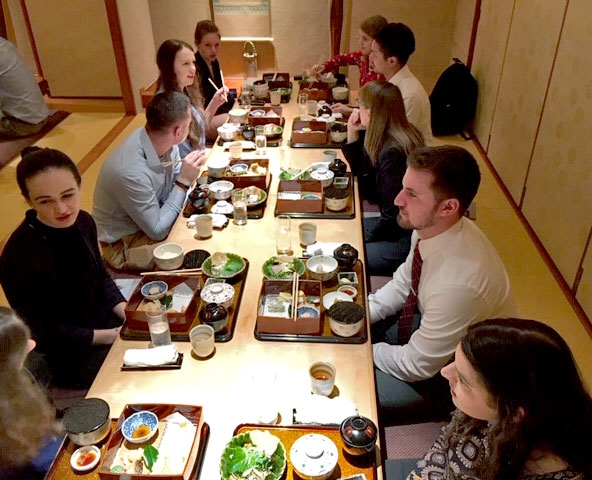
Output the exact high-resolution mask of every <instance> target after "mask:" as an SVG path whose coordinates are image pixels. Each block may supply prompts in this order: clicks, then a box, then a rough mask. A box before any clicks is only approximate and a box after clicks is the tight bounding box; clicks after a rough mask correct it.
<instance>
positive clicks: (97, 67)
mask: <svg viewBox="0 0 592 480" xmlns="http://www.w3.org/2000/svg"><path fill="white" fill-rule="evenodd" d="M26 5H27V11H28V13H29V19H30V21H31V28H32V30H33V35H34V37H35V44H36V46H37V52H38V54H39V60H40V61H41V67H42V69H43V75H44V77H45V78H46V79H47V81H48V82H49V86H50V89H51V94H52V96H54V97H121V88H120V86H119V77H118V76H117V67H116V65H115V54H114V53H113V45H112V43H111V34H110V32H109V24H108V21H107V11H106V10H105V3H104V0H85V1H84V2H71V1H66V0H59V1H56V0H35V1H31V0H28V1H27V2H26Z"/></svg>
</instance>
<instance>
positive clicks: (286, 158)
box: [279, 146, 292, 170]
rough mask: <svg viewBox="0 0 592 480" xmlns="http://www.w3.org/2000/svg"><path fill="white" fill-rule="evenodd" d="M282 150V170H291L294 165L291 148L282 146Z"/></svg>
mask: <svg viewBox="0 0 592 480" xmlns="http://www.w3.org/2000/svg"><path fill="white" fill-rule="evenodd" d="M279 150H280V170H289V169H290V166H291V163H292V152H290V147H287V146H282V147H280V148H279Z"/></svg>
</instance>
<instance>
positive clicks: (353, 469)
mask: <svg viewBox="0 0 592 480" xmlns="http://www.w3.org/2000/svg"><path fill="white" fill-rule="evenodd" d="M251 430H268V431H269V433H271V434H273V435H275V436H276V437H278V438H279V439H280V441H281V442H282V443H283V444H284V447H285V448H286V457H287V458H286V460H287V462H286V472H285V473H284V475H283V476H282V480H301V477H299V476H298V475H297V474H296V473H295V472H294V467H292V463H291V462H290V449H291V448H292V444H293V443H294V442H295V441H296V440H297V439H298V438H300V437H302V436H303V435H307V434H310V433H316V434H319V435H324V436H325V437H328V438H330V439H331V440H333V442H334V443H335V445H337V451H338V452H339V459H338V461H337V467H336V468H335V470H334V471H333V473H332V474H331V476H330V477H329V478H328V480H336V479H338V478H341V477H347V476H349V475H354V474H356V473H363V474H365V475H366V478H367V479H368V480H376V479H377V476H376V475H377V474H376V455H374V456H372V455H367V456H364V457H354V456H352V455H350V454H349V453H347V452H346V451H345V450H344V449H343V440H341V436H340V435H339V427H325V426H304V425H296V426H281V425H254V424H242V425H239V426H238V427H236V430H235V431H234V435H239V434H241V433H246V432H249V431H251Z"/></svg>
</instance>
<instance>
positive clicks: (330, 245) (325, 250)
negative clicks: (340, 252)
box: [306, 242, 343, 257]
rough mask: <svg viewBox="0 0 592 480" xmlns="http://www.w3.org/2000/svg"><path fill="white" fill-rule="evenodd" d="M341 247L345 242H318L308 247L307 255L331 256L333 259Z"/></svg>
mask: <svg viewBox="0 0 592 480" xmlns="http://www.w3.org/2000/svg"><path fill="white" fill-rule="evenodd" d="M340 245H343V242H316V243H313V244H312V245H309V246H308V247H306V253H308V254H309V255H329V256H331V257H332V256H333V252H334V251H335V249H336V248H337V247H339V246H340Z"/></svg>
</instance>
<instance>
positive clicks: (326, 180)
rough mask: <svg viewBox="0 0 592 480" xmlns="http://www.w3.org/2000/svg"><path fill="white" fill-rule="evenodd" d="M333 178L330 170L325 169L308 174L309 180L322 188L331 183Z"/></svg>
mask: <svg viewBox="0 0 592 480" xmlns="http://www.w3.org/2000/svg"><path fill="white" fill-rule="evenodd" d="M334 176H335V175H334V173H333V172H332V171H331V170H327V169H325V168H319V169H318V170H313V171H312V172H310V178H312V179H313V180H318V181H319V182H321V185H322V186H323V188H325V187H328V186H329V185H331V184H332V183H333V177H334Z"/></svg>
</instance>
